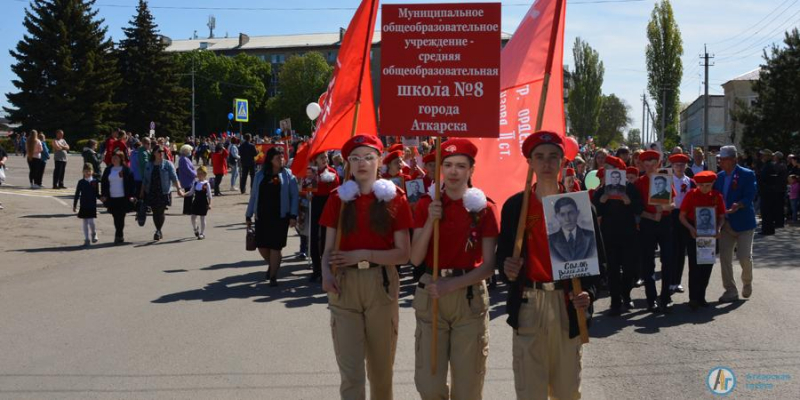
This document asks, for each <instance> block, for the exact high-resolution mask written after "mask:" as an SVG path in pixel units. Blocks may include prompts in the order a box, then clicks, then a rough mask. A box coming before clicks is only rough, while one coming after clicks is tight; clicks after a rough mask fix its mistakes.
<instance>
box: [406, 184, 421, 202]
mask: <svg viewBox="0 0 800 400" xmlns="http://www.w3.org/2000/svg"><path fill="white" fill-rule="evenodd" d="M424 195H425V184H424V183H423V182H422V179H414V180H412V181H408V182H406V196H407V197H408V202H409V203H411V204H414V203H416V202H417V201H419V198H420V197H422V196H424Z"/></svg>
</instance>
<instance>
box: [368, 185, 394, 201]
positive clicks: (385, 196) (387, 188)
mask: <svg viewBox="0 0 800 400" xmlns="http://www.w3.org/2000/svg"><path fill="white" fill-rule="evenodd" d="M372 193H375V197H376V198H377V199H378V200H380V201H384V202H388V201H391V200H392V199H394V198H395V196H397V186H395V185H394V183H392V181H390V180H386V179H378V180H377V181H375V183H373V184H372Z"/></svg>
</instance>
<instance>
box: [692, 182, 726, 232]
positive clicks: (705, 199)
mask: <svg viewBox="0 0 800 400" xmlns="http://www.w3.org/2000/svg"><path fill="white" fill-rule="evenodd" d="M697 207H714V209H715V211H716V213H717V217H718V218H719V217H720V216H724V215H725V200H724V199H723V198H722V193H720V192H718V191H716V190H713V189H712V190H711V191H710V192H708V193H707V194H703V193H702V192H701V191H700V189H692V190H691V191H690V192H689V193H687V194H686V197H684V198H683V203H681V212H684V213H686V219H688V220H689V221H691V222H692V224H694V223H695V215H694V212H695V210H696V209H697Z"/></svg>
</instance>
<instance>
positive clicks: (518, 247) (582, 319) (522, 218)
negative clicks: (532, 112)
mask: <svg viewBox="0 0 800 400" xmlns="http://www.w3.org/2000/svg"><path fill="white" fill-rule="evenodd" d="M564 1H565V0H556V7H555V8H556V9H555V16H554V18H553V26H552V30H551V32H550V46H549V47H548V52H547V63H546V64H545V66H544V68H545V72H544V80H543V81H542V93H541V96H540V97H539V109H538V112H537V114H536V128H535V131H539V130H541V129H542V123H543V122H544V121H543V120H544V111H545V106H546V104H547V92H548V89H549V87H550V75H551V72H552V70H553V57H554V53H555V46H556V41H557V39H558V32H559V28H560V26H559V25H560V24H561V12H562V10H563V7H564ZM559 68H561V66H559ZM528 157H530V155H528V154H526V158H528ZM532 184H533V167H532V166H531V165H530V164H529V165H528V173H527V176H526V177H525V189H524V190H523V192H522V193H523V195H522V209H521V210H520V213H519V221H517V235H516V237H515V239H514V253H513V257H514V258H519V257H520V255H521V254H522V244H523V240H524V239H525V226H526V223H527V217H528V206H529V205H530V196H531V185H532ZM572 291H573V294H574V296H577V295H578V294H579V293H580V292H582V291H583V290H582V288H581V282H580V279H578V278H573V279H572ZM576 311H577V312H578V328H579V329H580V334H581V342H582V343H589V333H588V330H587V328H586V316H585V313H584V311H583V310H580V309H576Z"/></svg>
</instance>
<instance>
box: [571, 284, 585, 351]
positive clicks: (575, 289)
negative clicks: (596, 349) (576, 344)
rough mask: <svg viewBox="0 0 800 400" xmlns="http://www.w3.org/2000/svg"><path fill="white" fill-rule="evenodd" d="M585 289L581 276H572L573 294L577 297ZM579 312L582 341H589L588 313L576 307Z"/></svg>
mask: <svg viewBox="0 0 800 400" xmlns="http://www.w3.org/2000/svg"><path fill="white" fill-rule="evenodd" d="M582 291H583V287H581V278H572V295H573V296H575V298H577V297H578V295H579V294H581V292H582ZM575 311H577V314H578V329H579V330H580V333H581V343H583V344H586V343H589V329H588V328H587V327H586V313H585V312H584V311H583V310H580V309H577V308H576V309H575Z"/></svg>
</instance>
